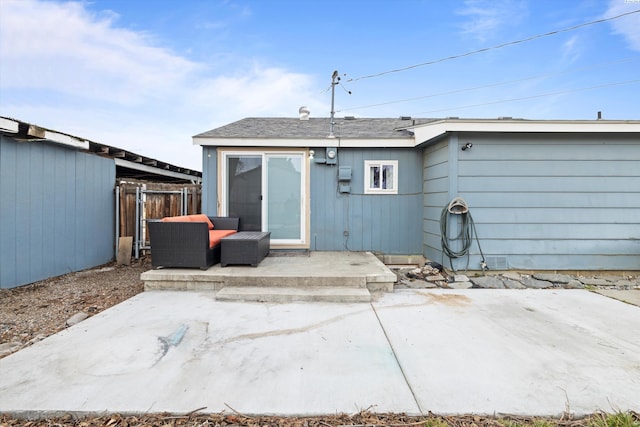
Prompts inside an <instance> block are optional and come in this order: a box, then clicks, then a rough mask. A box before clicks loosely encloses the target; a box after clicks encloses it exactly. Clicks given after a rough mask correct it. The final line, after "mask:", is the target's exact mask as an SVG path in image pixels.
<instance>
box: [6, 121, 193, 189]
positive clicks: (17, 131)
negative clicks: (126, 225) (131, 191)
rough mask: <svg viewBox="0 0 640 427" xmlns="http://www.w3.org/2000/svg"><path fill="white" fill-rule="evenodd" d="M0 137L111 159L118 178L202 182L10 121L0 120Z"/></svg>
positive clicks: (185, 172) (182, 171) (178, 170)
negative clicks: (46, 144)
mask: <svg viewBox="0 0 640 427" xmlns="http://www.w3.org/2000/svg"><path fill="white" fill-rule="evenodd" d="M0 134H3V135H7V136H10V137H12V138H15V139H18V140H22V141H31V142H40V141H44V142H48V143H52V144H57V145H63V146H65V147H68V148H70V149H79V150H82V151H86V152H89V153H93V154H96V155H98V156H101V157H109V158H112V159H114V161H115V163H116V175H117V178H135V179H142V180H148V181H160V182H200V181H201V180H202V172H199V171H195V170H192V169H187V168H182V167H179V166H176V165H173V164H171V163H166V162H162V161H160V160H156V159H153V158H150V157H146V156H141V155H139V154H136V153H133V152H131V151H128V150H124V149H122V148H118V147H113V146H111V145H106V144H101V143H98V142H94V141H90V140H87V139H85V138H81V137H78V136H74V135H70V134H68V133H63V132H59V131H54V130H51V129H47V128H43V127H41V126H37V125H34V124H31V123H26V122H23V121H20V120H16V119H12V118H9V117H1V116H0Z"/></svg>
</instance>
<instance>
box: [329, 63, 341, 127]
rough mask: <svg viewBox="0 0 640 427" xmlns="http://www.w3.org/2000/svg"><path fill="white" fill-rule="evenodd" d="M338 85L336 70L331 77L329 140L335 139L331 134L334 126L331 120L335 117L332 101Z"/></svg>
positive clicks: (338, 79) (338, 77)
mask: <svg viewBox="0 0 640 427" xmlns="http://www.w3.org/2000/svg"><path fill="white" fill-rule="evenodd" d="M338 83H340V76H339V75H338V70H335V71H334V72H333V74H332V75H331V119H330V120H329V138H335V137H336V136H335V135H334V133H333V125H335V122H334V121H333V118H334V116H335V115H336V112H335V108H334V101H335V97H336V85H337V84H338Z"/></svg>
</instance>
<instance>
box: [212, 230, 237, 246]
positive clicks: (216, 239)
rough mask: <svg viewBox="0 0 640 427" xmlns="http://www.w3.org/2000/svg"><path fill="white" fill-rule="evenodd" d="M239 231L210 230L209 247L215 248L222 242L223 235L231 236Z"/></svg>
mask: <svg viewBox="0 0 640 427" xmlns="http://www.w3.org/2000/svg"><path fill="white" fill-rule="evenodd" d="M234 233H237V231H236V230H209V247H210V248H213V247H214V246H216V245H219V244H220V240H221V239H222V238H223V237H227V236H231V235H232V234H234Z"/></svg>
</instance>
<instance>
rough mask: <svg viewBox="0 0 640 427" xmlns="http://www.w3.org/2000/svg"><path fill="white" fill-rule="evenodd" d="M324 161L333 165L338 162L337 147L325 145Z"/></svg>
mask: <svg viewBox="0 0 640 427" xmlns="http://www.w3.org/2000/svg"><path fill="white" fill-rule="evenodd" d="M325 153H326V156H327V157H326V159H327V160H326V163H327V164H328V165H335V164H337V163H338V149H337V148H336V147H327V150H326V152H325Z"/></svg>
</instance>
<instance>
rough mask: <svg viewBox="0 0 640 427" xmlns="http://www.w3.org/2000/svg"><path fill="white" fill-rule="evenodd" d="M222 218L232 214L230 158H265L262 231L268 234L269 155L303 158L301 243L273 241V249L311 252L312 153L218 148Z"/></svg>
mask: <svg viewBox="0 0 640 427" xmlns="http://www.w3.org/2000/svg"><path fill="white" fill-rule="evenodd" d="M217 151H218V156H217V157H218V158H217V163H218V215H221V216H226V215H228V212H229V210H228V209H229V206H228V199H229V197H228V183H227V163H228V161H227V159H228V157H229V156H261V157H262V180H261V181H262V182H261V186H262V188H261V192H262V203H261V209H262V212H261V221H262V230H263V231H268V230H267V224H268V211H267V202H268V194H267V193H268V182H267V179H268V178H267V158H268V157H269V155H274V156H285V155H295V156H301V162H300V165H301V170H300V175H301V180H302V182H301V183H300V184H301V185H300V188H301V194H300V239H273V238H271V247H272V248H276V249H277V248H282V249H285V248H291V249H308V248H309V240H310V239H309V225H310V220H309V208H310V200H309V199H310V198H309V188H310V184H309V176H310V173H309V150H308V149H285V150H280V149H255V148H250V149H241V148H240V149H238V148H229V149H225V148H218V149H217Z"/></svg>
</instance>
